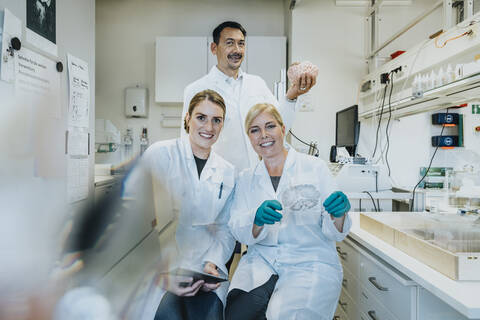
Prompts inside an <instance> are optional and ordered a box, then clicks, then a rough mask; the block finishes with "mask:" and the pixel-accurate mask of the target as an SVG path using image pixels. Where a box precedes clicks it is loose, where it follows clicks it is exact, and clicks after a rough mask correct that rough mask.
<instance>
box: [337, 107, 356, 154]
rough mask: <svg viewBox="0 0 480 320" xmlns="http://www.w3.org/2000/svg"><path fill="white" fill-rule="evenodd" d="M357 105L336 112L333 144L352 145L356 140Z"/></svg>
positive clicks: (339, 145)
mask: <svg viewBox="0 0 480 320" xmlns="http://www.w3.org/2000/svg"><path fill="white" fill-rule="evenodd" d="M357 123H358V106H357V105H354V106H352V107H349V108H346V109H343V110H341V111H338V112H337V124H336V132H335V145H336V146H337V147H353V146H356V145H357V142H358V137H357V135H358V130H357V126H358V124H357Z"/></svg>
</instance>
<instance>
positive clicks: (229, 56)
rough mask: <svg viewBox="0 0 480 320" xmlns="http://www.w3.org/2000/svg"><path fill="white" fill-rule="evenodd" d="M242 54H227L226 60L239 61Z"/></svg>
mask: <svg viewBox="0 0 480 320" xmlns="http://www.w3.org/2000/svg"><path fill="white" fill-rule="evenodd" d="M242 56H243V55H242V54H240V53H234V54H229V55H228V58H229V59H231V58H238V59H241V58H242Z"/></svg>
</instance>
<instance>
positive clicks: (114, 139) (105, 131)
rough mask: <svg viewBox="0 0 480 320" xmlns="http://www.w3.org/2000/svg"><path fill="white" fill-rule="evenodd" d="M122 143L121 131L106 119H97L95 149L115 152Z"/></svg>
mask: <svg viewBox="0 0 480 320" xmlns="http://www.w3.org/2000/svg"><path fill="white" fill-rule="evenodd" d="M119 144H120V131H118V129H117V127H115V125H114V124H113V123H112V122H111V121H110V120H106V119H95V150H96V151H97V152H114V151H116V150H117V148H118V145H119Z"/></svg>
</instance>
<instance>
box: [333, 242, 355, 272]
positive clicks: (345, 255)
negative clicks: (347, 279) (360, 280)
mask: <svg viewBox="0 0 480 320" xmlns="http://www.w3.org/2000/svg"><path fill="white" fill-rule="evenodd" d="M337 253H338V257H339V259H340V261H341V262H342V265H343V268H344V269H348V271H350V273H351V274H352V275H354V276H356V277H358V276H359V273H360V253H359V252H358V251H357V250H356V249H355V248H353V247H352V245H350V244H349V243H347V242H346V241H342V242H337Z"/></svg>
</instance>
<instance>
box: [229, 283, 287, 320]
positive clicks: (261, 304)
mask: <svg viewBox="0 0 480 320" xmlns="http://www.w3.org/2000/svg"><path fill="white" fill-rule="evenodd" d="M277 280H278V276H277V275H272V276H271V277H270V279H268V281H267V282H265V283H264V284H263V285H261V286H260V287H257V288H255V289H253V290H252V291H250V292H246V291H243V290H240V289H233V290H232V291H230V292H229V293H228V296H227V306H226V307H225V320H265V319H267V317H266V313H267V307H268V302H269V301H270V297H271V296H272V293H273V290H274V289H275V285H276V284H277Z"/></svg>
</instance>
